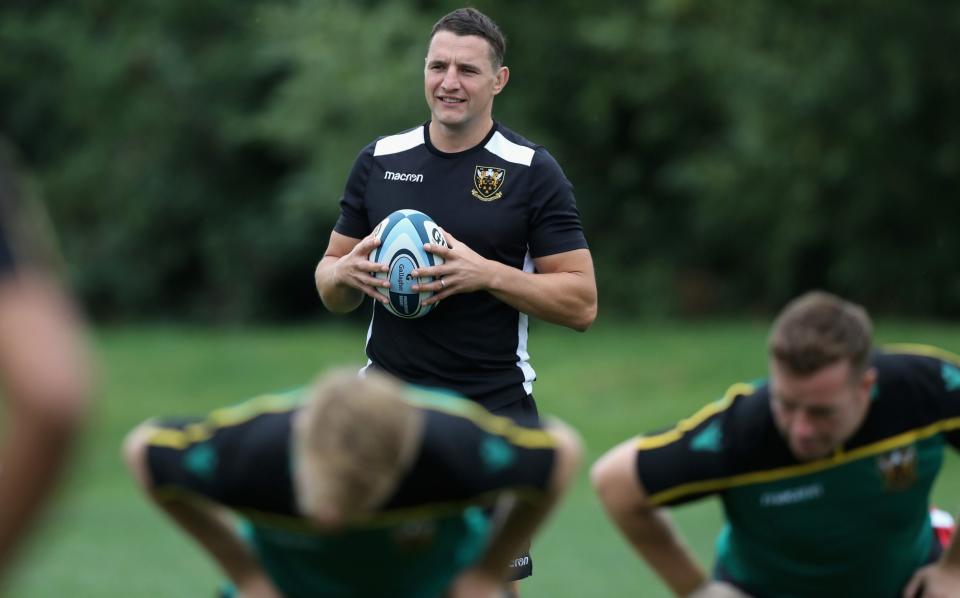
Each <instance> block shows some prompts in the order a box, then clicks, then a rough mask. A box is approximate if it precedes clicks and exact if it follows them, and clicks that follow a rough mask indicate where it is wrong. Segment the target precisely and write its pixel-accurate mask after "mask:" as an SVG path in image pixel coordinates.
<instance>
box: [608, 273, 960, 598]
mask: <svg viewBox="0 0 960 598" xmlns="http://www.w3.org/2000/svg"><path fill="white" fill-rule="evenodd" d="M945 444H951V445H953V446H954V448H957V447H960V358H958V357H957V356H956V355H952V354H949V353H947V352H945V351H941V350H939V349H935V348H933V347H928V346H924V345H898V346H890V347H887V348H884V349H883V350H874V349H873V346H872V325H871V322H870V319H869V316H868V315H867V313H866V312H865V311H864V310H863V308H861V307H859V306H857V305H854V304H852V303H849V302H847V301H844V300H842V299H840V298H838V297H836V296H833V295H830V294H827V293H823V292H812V293H808V294H806V295H804V296H802V297H800V298H798V299H796V300H794V301H793V302H791V303H790V304H789V305H787V306H786V308H785V309H784V310H783V312H781V314H780V316H779V317H778V318H777V320H776V322H775V323H774V325H773V328H772V331H771V333H770V338H769V379H768V380H766V381H760V382H756V383H750V384H737V385H734V386H733V387H731V388H730V389H729V390H728V391H727V394H726V396H725V397H724V398H723V399H722V400H720V401H717V402H715V403H712V404H710V405H708V406H706V407H705V408H703V409H702V410H700V411H699V412H698V413H697V414H695V415H693V416H692V417H690V418H688V419H685V420H683V421H681V422H680V423H679V424H677V425H676V426H675V427H674V428H673V429H670V430H668V431H666V432H662V433H659V434H652V435H648V436H642V437H639V438H633V439H631V440H629V441H627V442H625V443H623V444H621V445H619V446H618V447H616V448H614V449H612V450H611V451H610V452H608V453H607V454H606V455H604V456H603V457H602V458H601V459H600V460H599V461H598V462H597V463H596V464H595V465H594V468H593V472H592V478H593V483H594V486H595V487H596V489H597V492H598V493H599V495H600V499H601V501H602V502H603V505H604V507H605V508H606V510H607V512H608V514H609V515H610V517H611V518H612V519H613V520H614V522H615V523H616V524H617V526H618V527H619V528H620V530H621V531H622V532H623V533H624V535H626V537H627V539H628V540H629V541H630V543H631V544H632V545H633V547H634V548H635V549H636V550H637V551H638V552H639V553H640V555H641V556H643V558H645V559H646V561H647V562H648V563H649V564H650V566H651V567H652V568H653V569H654V570H655V571H656V572H657V573H658V574H659V576H660V577H661V579H663V581H664V582H665V583H666V584H667V585H668V586H669V587H670V589H671V590H673V592H674V593H676V595H678V596H688V595H689V596H697V597H700V596H704V597H706V596H743V595H744V594H746V595H749V596H754V597H780V596H804V597H806V596H809V597H814V596H815V597H818V598H823V597H831V596H836V597H840V596H843V597H851V596H863V597H868V596H869V597H889V598H892V597H894V596H901V595H902V596H904V597H905V598H913V597H914V596H924V597H925V598H932V597H939V596H960V548H958V547H957V540H956V539H954V540H953V541H952V542H950V543H948V544H947V546H945V547H944V546H943V545H942V544H941V542H939V541H938V539H937V535H936V534H935V533H934V531H933V529H932V527H931V521H930V517H929V516H928V509H929V500H930V490H931V487H932V485H933V483H934V480H935V478H936V477H937V474H938V473H939V471H940V468H941V465H942V463H943V457H944V455H943V453H944V445H945ZM711 494H716V495H719V497H720V499H721V500H722V502H723V509H724V512H725V514H726V519H727V523H726V525H725V526H724V528H723V530H722V531H721V533H720V536H719V538H718V539H717V543H716V564H715V568H714V572H713V580H712V581H709V580H708V579H707V576H706V575H705V574H704V571H703V570H702V569H701V567H700V565H698V564H697V563H696V562H695V560H694V558H693V556H692V555H691V554H690V552H689V551H688V549H687V548H686V547H685V546H684V544H683V543H682V541H681V540H680V538H679V536H678V535H677V533H676V532H675V531H674V529H673V527H672V526H671V524H670V522H669V519H668V517H667V514H666V512H665V510H664V509H662V508H661V507H666V506H673V505H678V504H681V503H685V502H689V501H692V500H698V499H700V498H703V497H705V496H708V495H711Z"/></svg>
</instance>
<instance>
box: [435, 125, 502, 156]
mask: <svg viewBox="0 0 960 598" xmlns="http://www.w3.org/2000/svg"><path fill="white" fill-rule="evenodd" d="M492 128H493V118H490V119H488V120H486V121H484V122H482V123H479V124H477V125H474V126H472V127H470V128H469V129H460V128H454V127H448V126H446V125H444V124H442V123H439V122H437V121H436V120H431V121H430V143H432V144H433V147H435V148H437V149H438V150H440V151H441V152H444V153H447V154H455V153H457V152H462V151H464V150H468V149H470V148H472V147H475V146H476V145H478V144H479V143H480V142H481V141H483V138H484V137H486V136H487V134H488V133H489V132H490V129H492Z"/></svg>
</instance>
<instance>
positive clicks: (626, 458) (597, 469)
mask: <svg viewBox="0 0 960 598" xmlns="http://www.w3.org/2000/svg"><path fill="white" fill-rule="evenodd" d="M636 443H637V440H636V439H635V438H634V439H631V440H628V441H626V442H624V443H622V444H620V445H618V446H616V447H614V448H613V449H611V450H610V451H609V452H607V453H606V454H605V455H603V456H602V457H601V458H600V459H599V460H598V461H597V462H596V463H595V464H594V465H593V468H592V470H591V476H590V477H591V481H592V483H593V486H594V489H595V490H596V492H597V494H598V495H599V497H600V502H601V503H602V504H603V507H604V509H605V510H606V512H607V514H608V515H609V516H610V518H611V519H613V521H614V523H615V524H616V525H617V527H618V528H619V529H620V531H621V532H622V533H623V534H624V535H625V536H626V537H627V540H629V542H630V544H631V545H633V547H634V548H635V549H636V550H637V552H639V553H640V555H641V556H642V557H643V558H644V559H645V560H646V561H647V562H648V563H649V564H650V566H651V567H652V568H653V569H654V571H656V572H657V575H659V576H660V578H661V579H662V580H663V581H664V583H666V584H667V586H669V587H670V589H671V590H673V592H674V593H675V594H676V595H677V596H687V595H689V594H690V593H692V592H693V591H694V590H696V589H697V588H699V587H701V586H702V585H703V584H704V583H705V582H706V580H707V577H706V574H705V573H704V570H703V568H702V567H701V566H700V565H699V564H698V563H697V562H696V560H695V559H694V557H693V555H692V554H691V552H690V550H689V549H688V548H687V547H686V545H685V544H684V543H683V541H682V539H681V538H680V536H679V534H678V533H677V532H676V530H675V529H674V526H673V524H672V523H671V521H670V518H669V516H668V515H667V513H666V511H665V510H664V509H662V508H658V507H657V506H655V505H654V504H652V503H651V502H650V500H649V498H648V496H647V493H646V491H645V489H644V488H643V485H642V484H641V482H640V479H639V476H638V475H637V466H636V459H637V458H638V457H637V448H636Z"/></svg>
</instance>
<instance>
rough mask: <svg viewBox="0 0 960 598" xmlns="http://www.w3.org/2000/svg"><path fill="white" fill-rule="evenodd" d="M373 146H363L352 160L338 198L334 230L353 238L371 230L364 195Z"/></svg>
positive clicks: (363, 235)
mask: <svg viewBox="0 0 960 598" xmlns="http://www.w3.org/2000/svg"><path fill="white" fill-rule="evenodd" d="M373 148H374V144H370V145H368V146H367V147H365V148H363V151H361V152H360V154H359V155H358V156H357V159H356V160H355V161H354V163H353V168H351V169H350V176H349V177H348V178H347V183H346V186H345V187H344V190H343V197H341V198H340V217H339V218H338V219H337V223H336V225H334V227H333V230H334V231H336V232H338V233H340V234H341V235H344V236H347V237H351V238H354V239H362V238H363V237H365V236H367V235H368V234H370V231H371V230H372V228H371V226H370V220H369V218H368V217H367V207H366V201H365V196H366V191H367V179H368V177H369V176H370V169H371V167H372V165H373Z"/></svg>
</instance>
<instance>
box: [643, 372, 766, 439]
mask: <svg viewBox="0 0 960 598" xmlns="http://www.w3.org/2000/svg"><path fill="white" fill-rule="evenodd" d="M754 390H755V387H754V386H753V385H752V384H747V383H744V382H741V383H738V384H734V385H733V386H731V387H730V388H728V389H727V392H726V393H724V395H723V398H722V399H720V400H719V401H714V402H713V403H710V404H709V405H707V406H706V407H703V408H702V409H700V411H697V412H696V413H695V414H693V415H692V416H690V417H688V418H687V419H684V420H681V421H680V423H678V424H677V425H676V426H674V427H673V429H671V430H668V431H667V432H662V433H660V434H655V435H653V436H642V437H640V438H638V439H637V449H638V450H649V449H655V448H660V447H662V446H666V445H668V444H671V443H674V442H676V441H678V440H680V439H681V438H682V437H683V435H684V434H686V433H687V432H689V431H691V430H693V429H695V428H696V427H697V426H699V425H700V424H702V423H703V422H704V420H706V419H707V418H709V417H711V416H712V415H714V414H716V413H720V412H721V411H725V410H726V409H727V407H729V406H730V405H732V404H733V400H734V399H735V398H736V397H737V396H742V395H748V394H751V393H752V392H753V391H754Z"/></svg>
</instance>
